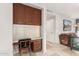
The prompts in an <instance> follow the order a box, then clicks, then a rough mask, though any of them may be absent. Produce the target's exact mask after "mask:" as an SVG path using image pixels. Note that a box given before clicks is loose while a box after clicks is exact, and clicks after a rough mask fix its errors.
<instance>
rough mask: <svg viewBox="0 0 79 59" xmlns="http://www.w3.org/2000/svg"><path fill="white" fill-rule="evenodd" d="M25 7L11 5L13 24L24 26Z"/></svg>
mask: <svg viewBox="0 0 79 59" xmlns="http://www.w3.org/2000/svg"><path fill="white" fill-rule="evenodd" d="M24 8H25V6H24V5H22V4H18V3H14V4H13V23H14V24H25V14H24V13H25V11H24Z"/></svg>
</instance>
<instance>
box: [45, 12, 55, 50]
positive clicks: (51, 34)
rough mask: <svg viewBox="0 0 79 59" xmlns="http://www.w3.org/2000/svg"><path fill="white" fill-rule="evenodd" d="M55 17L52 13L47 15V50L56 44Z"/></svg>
mask: <svg viewBox="0 0 79 59" xmlns="http://www.w3.org/2000/svg"><path fill="white" fill-rule="evenodd" d="M55 18H56V17H55V15H53V14H51V13H47V20H46V42H47V49H49V47H50V46H51V45H52V44H53V43H54V42H55V32H56V31H55V27H56V24H55Z"/></svg>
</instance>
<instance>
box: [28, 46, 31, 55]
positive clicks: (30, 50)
mask: <svg viewBox="0 0 79 59" xmlns="http://www.w3.org/2000/svg"><path fill="white" fill-rule="evenodd" d="M28 50H29V55H30V56H31V46H29V48H28Z"/></svg>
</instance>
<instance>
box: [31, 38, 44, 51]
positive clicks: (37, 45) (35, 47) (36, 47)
mask: <svg viewBox="0 0 79 59" xmlns="http://www.w3.org/2000/svg"><path fill="white" fill-rule="evenodd" d="M41 50H42V42H41V39H39V40H38V39H37V40H33V41H32V51H33V52H37V51H41Z"/></svg>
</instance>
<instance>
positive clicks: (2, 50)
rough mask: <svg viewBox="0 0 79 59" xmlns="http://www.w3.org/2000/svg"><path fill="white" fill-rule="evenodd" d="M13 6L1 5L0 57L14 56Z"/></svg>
mask: <svg viewBox="0 0 79 59" xmlns="http://www.w3.org/2000/svg"><path fill="white" fill-rule="evenodd" d="M12 49H13V48H12V4H9V3H1V4H0V56H1V55H12V54H13V52H12V51H13V50H12Z"/></svg>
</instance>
